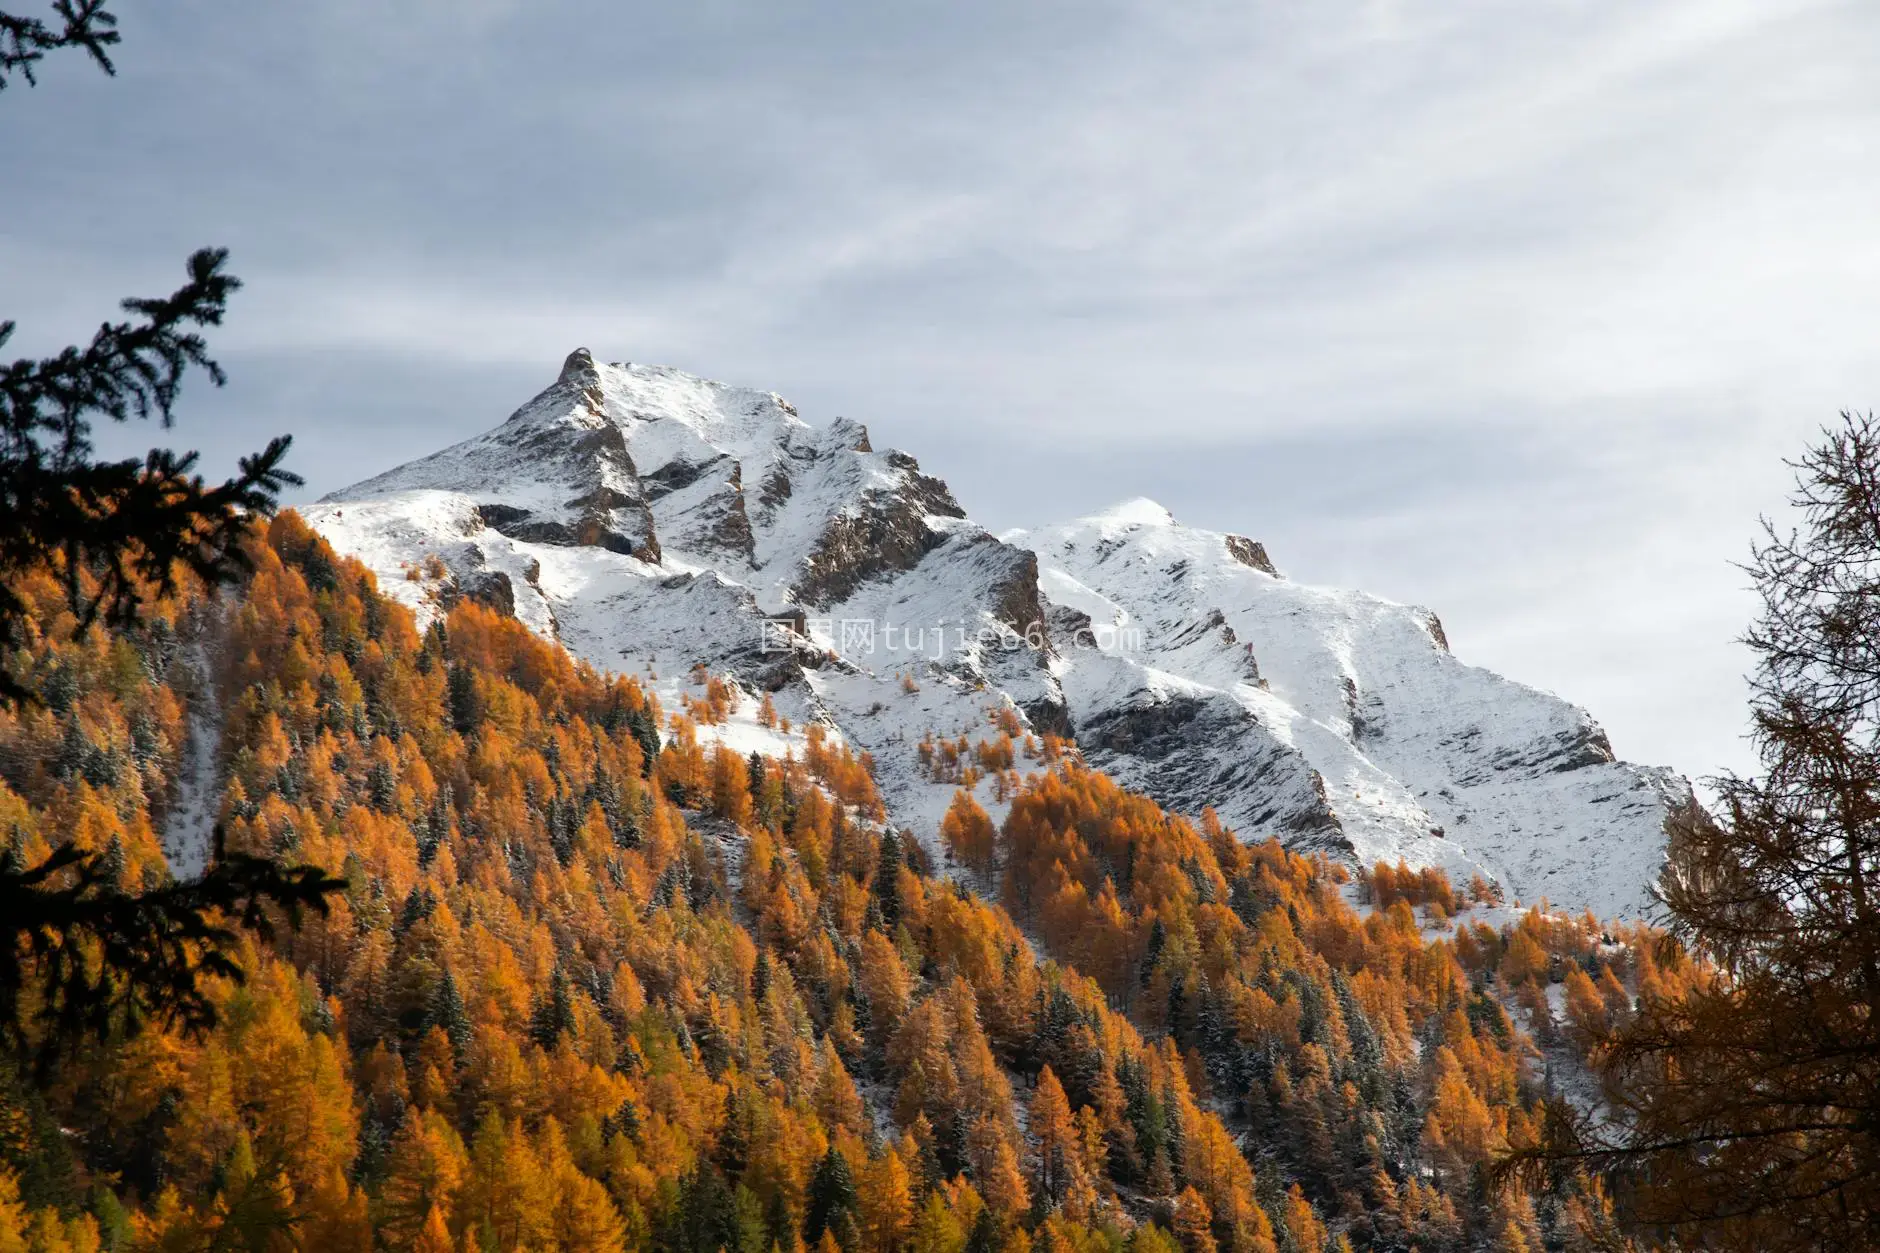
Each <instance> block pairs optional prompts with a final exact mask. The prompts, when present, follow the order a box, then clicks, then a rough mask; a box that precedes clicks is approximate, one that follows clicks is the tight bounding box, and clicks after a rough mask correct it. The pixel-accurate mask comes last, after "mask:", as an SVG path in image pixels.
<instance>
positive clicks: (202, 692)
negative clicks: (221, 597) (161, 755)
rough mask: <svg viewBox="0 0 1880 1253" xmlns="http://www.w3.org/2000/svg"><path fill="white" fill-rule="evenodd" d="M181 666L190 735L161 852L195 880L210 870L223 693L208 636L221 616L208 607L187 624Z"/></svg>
mask: <svg viewBox="0 0 1880 1253" xmlns="http://www.w3.org/2000/svg"><path fill="white" fill-rule="evenodd" d="M192 626H193V628H194V629H193V631H192V635H193V638H192V639H191V640H190V642H189V643H188V645H187V646H186V647H185V648H184V650H183V654H182V658H181V660H182V665H183V668H184V670H185V671H186V672H187V674H188V676H189V680H188V681H189V739H188V741H187V743H186V744H185V746H184V749H183V760H182V763H181V766H180V770H179V772H178V776H177V781H176V799H175V801H174V803H173V804H172V805H171V806H170V812H169V814H168V816H167V818H166V819H165V821H164V824H163V855H164V857H165V859H166V860H167V861H168V862H169V864H170V873H171V874H173V875H175V876H176V877H177V878H178V879H182V880H186V881H187V880H190V879H200V878H201V877H202V875H203V873H204V872H205V871H206V870H208V868H209V856H210V852H211V850H212V848H213V846H214V843H215V824H216V820H217V818H218V817H220V814H221V809H222V694H221V692H220V691H219V690H218V688H217V684H216V680H215V666H214V664H213V661H212V658H211V656H210V652H209V647H208V643H207V641H208V639H209V638H210V637H211V636H213V635H214V634H215V633H216V630H217V628H218V627H219V626H220V619H219V615H218V613H217V611H216V610H215V609H213V608H212V609H209V610H207V611H205V613H204V614H203V615H202V616H201V618H200V619H199V620H198V621H196V622H195V623H193V624H192Z"/></svg>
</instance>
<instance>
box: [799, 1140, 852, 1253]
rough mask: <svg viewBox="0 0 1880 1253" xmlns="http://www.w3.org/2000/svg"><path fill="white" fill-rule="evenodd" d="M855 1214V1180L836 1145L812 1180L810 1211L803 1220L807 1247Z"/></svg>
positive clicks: (846, 1159) (807, 1210)
mask: <svg viewBox="0 0 1880 1253" xmlns="http://www.w3.org/2000/svg"><path fill="white" fill-rule="evenodd" d="M854 1210H855V1176H854V1175H853V1174H852V1173H850V1171H849V1159H848V1158H846V1157H844V1156H842V1151H841V1150H840V1149H838V1148H836V1146H835V1145H833V1144H832V1145H830V1146H829V1151H828V1152H826V1153H824V1154H823V1155H822V1160H821V1161H819V1162H817V1163H816V1173H815V1174H813V1175H811V1176H810V1181H809V1197H808V1208H807V1209H806V1211H805V1214H804V1219H803V1243H805V1244H812V1245H813V1244H815V1243H816V1242H817V1241H818V1240H820V1239H822V1236H823V1232H825V1231H828V1230H830V1229H831V1228H834V1227H838V1226H839V1223H840V1220H841V1219H842V1218H846V1217H851V1216H852V1215H853V1213H854Z"/></svg>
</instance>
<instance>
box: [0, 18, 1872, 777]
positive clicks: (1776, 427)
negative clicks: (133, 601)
mask: <svg viewBox="0 0 1880 1253" xmlns="http://www.w3.org/2000/svg"><path fill="white" fill-rule="evenodd" d="M35 7H43V6H38V4H37V0H12V3H10V4H9V5H8V8H9V9H10V10H15V11H20V12H31V11H32V10H33V8H35ZM117 8H118V10H119V13H120V17H121V19H122V22H121V29H122V32H123V36H124V43H123V45H122V46H121V48H119V49H118V50H117V53H116V60H117V64H118V71H119V72H118V75H117V76H116V77H115V78H106V77H105V76H103V75H102V74H100V73H98V72H97V71H95V70H94V69H92V68H90V67H89V66H88V64H87V63H86V62H84V61H83V60H82V58H81V57H79V56H78V55H77V54H62V55H61V56H59V57H57V58H55V59H52V60H48V61H47V62H45V63H44V65H43V66H42V68H41V73H40V85H39V86H38V87H37V88H32V89H29V88H27V87H26V86H25V85H24V84H18V83H16V85H15V86H13V87H12V88H9V89H8V90H7V91H5V92H4V93H3V94H0V152H4V153H5V154H6V159H5V161H4V163H0V205H4V211H0V317H5V318H12V319H16V320H17V321H19V323H20V324H21V325H20V329H19V331H18V333H17V334H16V336H15V338H14V340H13V341H12V343H11V344H10V345H8V348H7V349H6V350H4V351H6V352H8V353H9V354H10V355H15V356H17V355H25V354H34V353H39V352H49V351H53V350H55V349H56V348H58V347H59V346H61V345H63V344H65V343H68V342H72V341H74V340H77V339H81V338H83V337H84V336H86V335H88V334H89V333H90V331H91V329H92V328H93V327H95V326H96V325H97V323H98V322H99V321H100V320H102V319H103V318H105V317H107V316H109V315H110V313H111V310H112V308H113V306H114V303H115V301H116V300H117V299H119V298H121V297H123V296H126V295H154V294H158V293H161V292H167V291H169V290H170V289H172V288H173V287H174V286H176V285H177V283H178V282H179V281H180V279H181V276H182V261H183V258H184V257H185V256H186V255H187V254H188V253H189V252H190V251H191V250H193V249H194V248H196V247H198V246H201V245H204V244H218V245H225V246H227V247H228V248H230V250H231V252H232V263H231V268H232V269H233V270H234V271H235V272H236V273H237V274H239V275H240V276H241V277H242V278H243V279H244V281H245V283H246V287H245V289H244V290H243V291H242V292H241V293H240V294H239V295H238V296H237V297H236V299H235V301H234V304H233V307H232V310H231V316H230V320H229V322H228V324H227V325H226V326H225V327H223V328H220V329H218V330H217V331H216V332H215V333H214V335H213V339H212V343H213V345H214V348H215V349H216V353H217V355H218V356H219V357H220V359H221V360H222V362H223V364H224V366H225V367H226V368H227V370H228V372H229V375H230V381H229V384H228V386H227V387H226V388H225V389H223V390H221V391H212V390H210V389H208V388H207V387H206V386H200V385H199V386H197V387H196V388H195V389H193V390H192V391H189V392H186V393H185V396H184V401H183V403H182V405H181V406H180V408H179V423H178V427H177V429H176V430H175V431H174V432H173V433H172V434H171V435H170V436H169V437H168V439H169V440H170V441H171V442H174V443H176V444H179V445H182V446H185V447H197V448H200V449H201V450H202V451H203V453H204V457H205V463H206V466H207V468H209V469H210V470H213V471H218V472H220V471H223V470H225V469H227V468H231V467H232V465H233V462H234V459H235V457H236V456H237V455H238V454H239V453H241V452H245V451H250V450H252V449H254V448H257V447H259V446H260V444H261V443H262V442H264V441H265V439H266V438H267V437H268V436H270V435H273V434H275V433H277V432H281V431H287V432H292V433H293V434H294V435H295V440H296V443H295V451H294V456H293V465H294V466H295V467H296V468H297V469H298V470H299V471H300V472H301V473H302V474H303V475H304V476H305V477H306V479H307V486H306V488H305V490H304V491H303V492H301V493H299V494H298V496H297V498H300V499H311V498H314V497H317V496H318V495H320V494H322V493H324V492H326V491H329V490H332V489H334V488H337V487H341V486H344V485H346V484H347V483H350V482H352V481H355V480H357V479H360V478H364V477H366V476H368V475H371V474H373V473H376V472H378V471H381V470H384V469H387V468H389V467H391V466H393V465H395V464H398V463H400V462H402V461H405V460H408V459H410V458H412V457H414V456H418V455H422V454H424V453H427V452H431V451H434V450H436V449H438V448H440V447H443V446H445V445H446V444H449V443H452V442H455V441H456V440H458V439H461V438H464V437H467V436H469V435H472V434H475V433H477V432H480V431H482V430H485V429H487V428H489V427H491V426H494V425H495V424H496V423H498V422H499V421H501V420H502V419H503V418H504V417H505V416H507V414H508V413H510V412H511V411H512V410H513V409H514V408H515V407H516V406H517V405H519V404H520V403H521V402H523V401H524V400H526V399H527V398H528V397H529V396H530V395H532V394H533V393H534V392H535V391H537V390H539V389H540V388H541V387H542V386H545V385H546V384H547V383H548V382H550V381H551V380H552V379H553V377H554V375H555V372H556V370H557V368H558V366H559V364H560V362H561V360H562V358H563V357H564V356H565V355H566V354H567V352H568V351H569V350H570V349H572V348H574V347H576V346H577V345H586V346H588V347H590V348H592V349H593V350H594V352H595V353H596V355H598V356H599V357H601V358H602V359H604V360H631V361H643V362H657V363H662V364H668V365H675V366H679V367H681V368H684V369H687V370H691V371H693V372H695V373H698V374H703V375H706V376H708V377H712V378H718V379H722V380H725V381H728V382H733V383H738V384H743V385H747V386H755V387H762V388H767V389H772V390H775V391H778V392H780V393H782V394H783V395H784V396H786V397H788V398H789V399H791V400H792V401H793V402H795V403H796V404H797V405H798V406H799V408H800V409H801V411H802V413H803V415H804V417H805V418H806V419H808V420H810V421H812V422H818V423H820V422H826V421H828V420H829V419H831V418H833V417H835V416H838V415H842V416H847V417H851V418H855V419H858V420H861V421H863V422H866V423H867V424H868V425H869V427H870V429H871V431H872V433H873V437H874V441H875V444H876V446H877V447H888V446H894V447H900V448H904V449H906V450H908V451H909V452H912V453H914V454H915V455H916V456H917V457H919V458H920V460H921V462H922V465H923V466H924V468H926V469H927V470H929V471H930V472H933V473H936V474H939V475H940V476H941V477H943V478H945V479H946V480H947V481H948V482H949V483H950V484H951V485H952V487H953V489H954V491H955V494H956V495H957V496H958V497H959V499H960V500H961V502H962V504H963V505H964V506H965V507H966V509H967V511H968V513H969V514H971V515H972V516H973V517H974V518H975V519H977V520H979V521H981V522H983V523H985V524H986V525H988V526H990V527H992V528H993V529H995V530H996V529H1003V528H1006V527H1012V526H1027V525H1035V524H1040V523H1047V522H1051V521H1056V520H1061V519H1064V518H1068V517H1074V516H1078V515H1081V514H1085V513H1090V512H1094V511H1096V510H1098V509H1101V508H1103V507H1105V506H1107V505H1109V504H1112V503H1114V502H1115V501H1117V500H1120V499H1124V498H1127V497H1132V496H1149V497H1152V498H1154V499H1156V500H1158V501H1160V502H1161V503H1162V504H1164V505H1165V506H1167V507H1168V508H1169V509H1171V510H1172V511H1173V512H1174V514H1175V515H1176V517H1178V518H1179V519H1181V520H1182V521H1184V522H1188V523H1192V524H1195V525H1199V526H1206V527H1211V528H1216V529H1222V530H1232V531H1236V532H1240V533H1243V534H1247V535H1251V536H1254V537H1256V538H1258V539H1260V540H1262V541H1264V542H1265V543H1266V545H1267V547H1268V549H1269V551H1270V552H1271V553H1272V554H1273V557H1274V559H1275V561H1276V562H1277V563H1278V564H1279V565H1280V567H1281V568H1282V569H1283V570H1284V571H1285V572H1286V573H1287V574H1288V575H1289V576H1290V577H1293V578H1296V579H1299V580H1302V581H1306V582H1313V583H1323V584H1331V585H1339V586H1355V587H1361V588H1365V589H1367V590H1369V591H1373V592H1376V593H1378V594H1381V595H1384V596H1388V597H1390V598H1392V599H1396V600H1402V601H1408V602H1412V603H1417V604H1423V605H1428V606H1430V607H1431V608H1433V609H1434V610H1435V611H1436V612H1437V613H1438V614H1439V615H1440V616H1441V618H1442V620H1443V623H1444V625H1445V628H1446V630H1447V634H1448V637H1449V639H1450V642H1451V644H1452V646H1453V647H1454V649H1455V650H1456V652H1457V653H1458V654H1459V655H1460V656H1462V657H1463V658H1464V659H1465V660H1469V661H1473V662H1477V663H1480V664H1484V665H1487V666H1490V667H1492V668H1494V669H1496V670H1498V671H1501V672H1502V673H1504V674H1508V675H1510V676H1512V677H1514V678H1517V679H1520V680H1522V681H1525V682H1527V683H1530V684H1533V685H1535V686H1538V687H1543V688H1546V689H1549V690H1552V691H1556V692H1558V693H1560V694H1561V695H1563V696H1566V697H1568V698H1569V699H1571V700H1574V701H1575V702H1577V703H1580V704H1582V705H1584V706H1586V707H1587V708H1588V709H1590V710H1591V711H1592V712H1593V713H1594V715H1595V716H1596V717H1597V718H1599V720H1600V721H1601V722H1602V723H1603V724H1604V725H1605V726H1606V728H1607V729H1608V731H1609V732H1610V734H1611V736H1612V739H1613V742H1614V745H1615V748H1616V749H1617V750H1618V752H1619V753H1620V755H1622V756H1624V757H1627V758H1630V759H1632V760H1636V761H1643V762H1649V763H1652V764H1660V765H1669V766H1673V767H1676V768H1677V769H1679V770H1682V771H1684V772H1686V773H1688V774H1691V775H1693V776H1704V775H1709V774H1712V773H1714V772H1716V771H1718V770H1720V769H1724V768H1730V769H1748V768H1750V767H1751V766H1752V765H1753V758H1752V756H1751V755H1750V753H1749V750H1748V748H1747V746H1746V744H1745V742H1744V740H1743V738H1742V732H1743V729H1744V727H1745V725H1746V717H1745V713H1744V697H1745V692H1744V686H1743V682H1742V675H1743V672H1744V671H1745V670H1746V669H1747V668H1748V666H1749V664H1750V659H1749V657H1748V655H1747V653H1746V652H1745V651H1744V650H1743V649H1742V648H1741V646H1740V645H1738V644H1737V643H1735V640H1736V637H1737V636H1738V635H1739V634H1740V633H1741V631H1742V630H1743V628H1744V626H1745V625H1746V624H1747V622H1748V620H1749V618H1750V616H1751V614H1752V613H1753V612H1754V608H1755V605H1754V602H1753V599H1752V598H1751V596H1750V595H1749V594H1748V592H1747V590H1746V584H1747V579H1746V577H1745V576H1744V575H1743V573H1742V572H1741V570H1740V569H1738V568H1737V566H1736V564H1735V563H1737V562H1740V561H1741V560H1743V559H1744V558H1745V557H1746V556H1747V553H1748V550H1749V545H1750V543H1751V542H1752V540H1753V539H1754V538H1755V535H1756V525H1757V518H1758V516H1759V515H1761V514H1770V515H1773V516H1775V517H1776V518H1777V520H1778V521H1780V520H1781V518H1782V516H1783V515H1782V509H1783V502H1784V498H1785V494H1786V491H1787V487H1788V471H1787V470H1786V469H1785V468H1784V466H1783V463H1782V459H1783V458H1784V457H1785V456H1794V455H1796V454H1798V453H1799V452H1800V451H1801V450H1802V449H1803V448H1804V447H1805V446H1806V445H1807V443H1808V442H1809V441H1810V439H1811V438H1812V437H1813V436H1814V435H1815V434H1816V432H1817V431H1818V430H1819V428H1820V427H1821V426H1822V425H1823V424H1824V423H1827V422H1830V421H1832V420H1833V419H1834V417H1835V414H1836V413H1837V412H1838V411H1840V410H1842V409H1862V410H1865V409H1868V408H1870V407H1875V406H1876V405H1877V404H1880V305H1877V304H1876V301H1875V300H1874V295H1873V294H1874V292H1875V291H1876V288H1877V284H1876V279H1880V231H1877V230H1876V228H1875V226H1874V212H1875V209H1874V206H1875V205H1876V203H1880V152H1876V150H1875V149H1876V138H1877V137H1880V76H1876V75H1874V74H1873V73H1872V72H1871V66H1872V65H1873V64H1874V63H1875V61H1876V54H1880V6H1876V5H1873V4H1871V3H1868V2H1865V0H1852V2H1844V3H1836V2H1828V0H1822V2H1794V3H1790V2H1786V0H1755V2H1753V3H1750V2H1740V0H1694V2H1685V0H1675V2H1673V0H1667V2H1663V3H1648V2H1642V0H1610V2H1609V0H1572V2H1566V0H1518V2H1517V0H1508V2H1505V3H1504V2H1500V0H1493V2H1487V0H1444V2H1442V3H1424V4H1415V3H1407V2H1404V3H1398V2H1393V0H1322V2H1319V3H1314V4H1311V5H1301V4H1293V3H1277V2H1272V0H1266V2H1260V3H1248V2H1247V0H1239V2H1237V3H1209V2H1207V0H1195V2H1189V3H1182V4H1174V5H1171V4H1167V3H1161V2H1155V0H1143V2H1141V3H1137V2H1134V0H1083V2H1081V3H1077V4H1070V3H1061V2H1059V0H1034V2H1030V3H1014V2H1013V0H1002V2H999V3H981V2H980V0H945V2H938V0H897V2H896V3H893V4H879V3H836V2H824V3H818V4H813V5H806V4H799V3H793V2H791V0H752V2H748V3H733V2H731V0H693V2H692V3H688V4H672V5H644V4H634V3H602V2H600V0H595V2H592V3H580V2H572V0H552V2H551V0H531V2H530V3H527V4H524V3H521V2H520V0H451V2H449V3H446V2H445V0H411V2H409V3H404V4H400V5H395V6H394V5H383V4H380V3H376V2H372V0H322V2H309V3H304V4H297V5H291V6H290V5H257V4H233V3H221V4H211V3H206V2H203V0H166V2H165V3H164V4H162V5H137V4H132V3H129V2H125V3H120V4H119V5H118V6H117ZM156 436H157V433H156V432H153V431H149V430H143V429H135V430H129V431H126V432H122V433H117V434H114V435H113V436H112V441H111V443H110V445H109V446H110V447H113V448H116V447H120V446H123V447H129V446H130V445H131V444H135V446H136V447H143V446H145V445H146V444H147V443H148V442H151V441H152V440H153V439H154V438H156ZM127 440H128V441H129V442H128V443H127V442H126V441H127Z"/></svg>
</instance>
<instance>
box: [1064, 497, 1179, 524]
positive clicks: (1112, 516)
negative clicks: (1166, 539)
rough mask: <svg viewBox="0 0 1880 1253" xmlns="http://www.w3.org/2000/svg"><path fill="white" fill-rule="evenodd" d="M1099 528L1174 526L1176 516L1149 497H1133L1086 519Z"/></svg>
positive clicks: (1085, 519)
mask: <svg viewBox="0 0 1880 1253" xmlns="http://www.w3.org/2000/svg"><path fill="white" fill-rule="evenodd" d="M1083 521H1085V522H1092V523H1095V524H1097V525H1098V526H1174V525H1175V515H1174V514H1172V513H1170V512H1169V511H1168V510H1167V509H1166V508H1165V507H1163V506H1162V505H1160V504H1158V503H1156V502H1155V501H1153V500H1150V499H1149V498H1148V497H1147V496H1132V497H1130V498H1129V499H1128V500H1121V501H1118V502H1117V503H1116V504H1114V505H1111V506H1110V507H1109V508H1108V509H1103V510H1100V511H1098V512H1097V513H1093V514H1091V515H1090V516H1089V517H1087V518H1084V519H1083Z"/></svg>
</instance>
